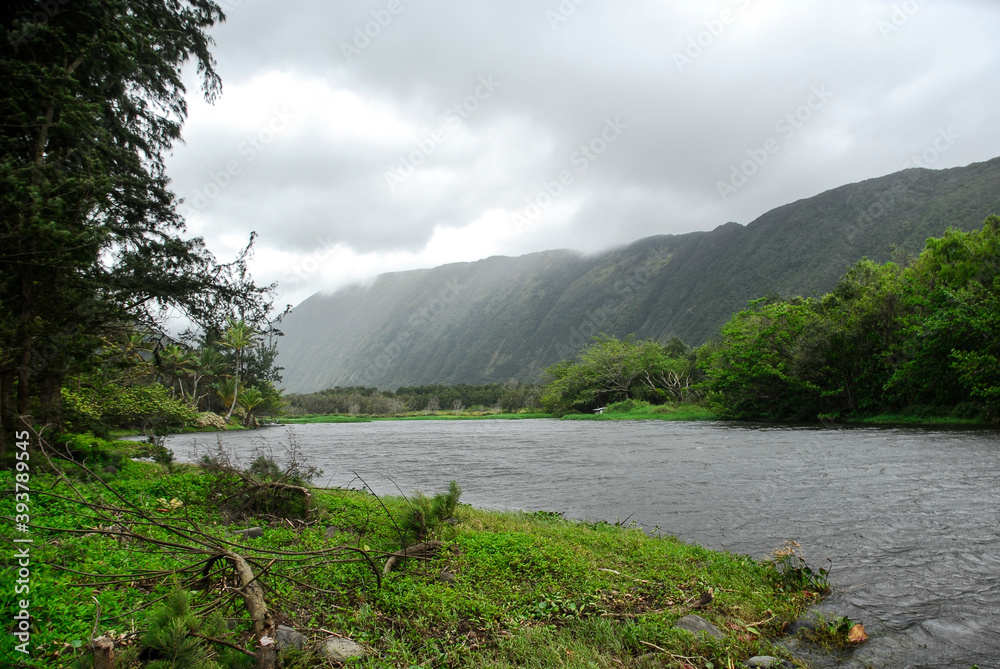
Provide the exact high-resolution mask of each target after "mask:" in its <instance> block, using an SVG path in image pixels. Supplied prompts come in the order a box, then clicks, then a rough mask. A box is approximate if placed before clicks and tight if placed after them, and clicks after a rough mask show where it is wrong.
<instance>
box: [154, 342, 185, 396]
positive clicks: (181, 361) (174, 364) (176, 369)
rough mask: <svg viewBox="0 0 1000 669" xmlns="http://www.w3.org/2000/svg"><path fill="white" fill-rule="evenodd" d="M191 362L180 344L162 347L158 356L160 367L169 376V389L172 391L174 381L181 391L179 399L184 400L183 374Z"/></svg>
mask: <svg viewBox="0 0 1000 669" xmlns="http://www.w3.org/2000/svg"><path fill="white" fill-rule="evenodd" d="M190 362H191V353H190V352H189V351H187V350H185V349H184V347H183V346H181V345H180V344H170V345H168V346H165V347H163V352H162V353H161V354H160V364H161V366H162V367H163V368H164V369H165V370H166V371H167V372H168V373H169V374H170V375H171V376H173V379H171V381H170V384H169V385H170V388H171V389H173V385H174V381H177V387H178V388H179V389H180V391H181V399H182V400H183V399H186V397H185V395H184V381H183V379H184V374H185V373H186V372H187V367H188V364H189V363H190Z"/></svg>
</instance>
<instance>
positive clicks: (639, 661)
mask: <svg viewBox="0 0 1000 669" xmlns="http://www.w3.org/2000/svg"><path fill="white" fill-rule="evenodd" d="M632 666H633V667H636V669H659V667H662V666H664V662H663V655H662V653H646V654H645V655H640V656H639V657H637V658H635V659H634V660H632Z"/></svg>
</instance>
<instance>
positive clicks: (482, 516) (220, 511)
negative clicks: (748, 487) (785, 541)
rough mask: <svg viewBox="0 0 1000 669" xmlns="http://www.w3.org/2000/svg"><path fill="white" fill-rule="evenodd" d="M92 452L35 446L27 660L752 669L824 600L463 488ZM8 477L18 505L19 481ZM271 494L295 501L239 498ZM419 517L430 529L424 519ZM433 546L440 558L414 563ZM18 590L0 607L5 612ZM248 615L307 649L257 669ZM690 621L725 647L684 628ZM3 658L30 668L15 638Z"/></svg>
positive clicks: (255, 635)
mask: <svg viewBox="0 0 1000 669" xmlns="http://www.w3.org/2000/svg"><path fill="white" fill-rule="evenodd" d="M87 442H88V439H87V438H86V437H80V436H77V437H75V438H74V439H73V440H72V444H73V446H72V448H70V449H66V450H63V451H62V457H61V458H60V457H59V456H58V455H57V453H56V452H55V451H56V450H57V449H56V448H53V449H52V450H51V451H47V452H39V453H37V454H33V457H34V456H35V455H37V458H36V460H34V461H33V462H34V466H35V469H34V471H33V474H32V481H33V490H38V491H44V492H41V493H39V494H38V495H37V496H35V497H33V498H32V499H34V500H35V502H34V506H35V512H34V516H33V518H32V526H31V534H32V538H33V539H34V548H33V550H34V553H33V560H34V562H33V567H32V569H33V572H32V591H31V598H32V616H33V617H32V641H31V644H32V645H31V658H32V659H31V663H29V664H28V666H34V667H91V666H101V665H99V664H94V661H95V660H94V657H93V656H92V651H91V646H92V642H93V641H94V640H95V639H98V638H103V640H104V641H111V642H113V643H114V645H115V646H116V649H115V652H116V654H117V657H116V664H115V665H114V666H117V667H140V666H156V667H188V666H192V667H193V666H203V667H223V666H227V667H228V666H283V667H314V666H337V664H336V663H332V662H331V661H330V660H322V659H319V658H318V657H317V656H316V655H315V651H314V649H315V647H316V644H318V643H319V642H321V641H323V640H325V639H328V638H331V637H335V636H340V637H349V638H350V639H353V640H354V641H355V642H357V643H358V644H360V646H361V647H362V648H364V650H365V651H366V655H365V656H364V657H362V658H359V659H356V660H353V661H352V662H351V664H350V666H361V667H396V666H400V667H402V666H416V665H420V666H439V667H525V666H535V667H548V666H560V667H585V666H586V667H593V666H598V667H603V666H608V667H611V666H622V665H626V666H629V665H630V663H631V662H633V661H634V660H635V659H636V658H639V657H642V656H647V655H648V656H649V658H647V661H653V660H654V659H655V662H656V663H657V664H655V665H654V666H673V667H685V666H688V667H691V666H694V667H710V666H711V667H726V666H738V665H739V663H740V662H742V661H744V660H746V659H747V658H749V657H752V656H754V655H762V654H763V655H774V656H779V657H788V655H787V653H786V652H785V651H783V650H782V649H781V648H780V647H776V646H775V645H773V643H772V641H773V640H774V639H775V638H776V637H778V636H779V635H780V634H781V632H782V630H783V628H784V627H785V625H786V624H788V623H789V622H790V621H793V620H795V619H796V618H797V617H798V616H799V615H800V614H801V612H802V611H803V609H804V607H805V606H806V605H808V604H809V603H811V602H814V601H816V600H817V599H818V598H819V596H820V595H821V591H822V589H823V588H824V587H825V583H824V582H822V581H821V580H820V579H816V578H812V577H811V575H812V572H809V571H808V569H807V568H806V567H805V565H804V564H802V565H792V566H791V568H792V569H793V570H797V571H794V573H792V574H791V575H790V574H789V571H788V570H789V568H790V567H789V565H788V564H785V565H783V566H782V565H777V564H775V563H773V562H768V561H757V560H754V559H751V558H750V557H747V556H740V555H731V554H727V553H717V552H713V551H709V550H707V549H704V548H701V547H698V546H691V545H687V544H684V543H682V542H680V541H677V540H676V539H673V538H670V537H663V536H650V535H649V534H647V533H645V532H643V531H642V530H641V529H640V528H638V527H634V526H633V527H626V526H621V525H614V524H608V523H604V522H596V523H588V522H576V521H570V520H566V519H564V518H562V517H561V516H560V515H559V514H555V513H546V512H538V513H524V512H520V513H513V512H510V513H503V512H494V511H481V510H476V509H473V508H471V507H469V506H467V505H462V504H461V503H459V495H460V493H461V491H460V489H459V487H458V485H457V484H454V483H453V484H452V485H451V486H450V487H449V486H448V484H447V483H446V482H442V486H441V488H442V490H441V491H440V492H437V493H436V494H435V495H434V496H433V497H426V496H421V495H418V494H409V495H407V496H406V497H403V496H397V497H392V498H379V497H376V496H374V495H372V494H371V493H370V492H368V491H367V489H366V486H365V484H364V483H363V482H362V481H360V480H359V481H358V483H357V486H356V487H357V488H358V489H317V488H313V487H310V486H309V485H308V475H309V473H310V470H309V468H308V466H306V465H305V464H304V463H302V462H301V460H300V459H298V458H297V457H296V455H295V453H294V452H292V453H285V455H284V456H274V455H273V454H271V455H270V456H269V457H263V456H261V454H255V455H254V456H253V457H247V458H246V460H247V461H246V462H241V461H240V458H238V457H235V456H233V455H232V454H229V457H228V459H227V458H223V457H217V458H216V459H215V460H214V461H212V460H211V458H210V462H209V463H208V466H195V465H186V464H175V463H172V462H169V459H166V458H162V457H161V458H160V460H161V462H152V461H134V460H132V459H130V458H127V457H124V458H123V457H121V455H122V453H123V452H125V449H127V448H130V447H134V445H133V446H129V445H128V444H123V443H121V442H119V443H108V442H100V441H98V440H94V441H92V442H91V443H87ZM141 447H142V448H146V449H147V453H148V445H147V446H141ZM106 451H110V452H113V455H97V454H98V453H105V452H106ZM74 454H76V455H80V454H83V456H84V457H83V458H81V460H82V461H84V463H82V464H81V463H76V462H74V461H71V460H70V459H69V458H71V457H72V456H73V455H74ZM262 457H263V459H262ZM111 461H113V462H115V463H117V464H116V465H102V463H103V462H111ZM164 461H165V462H164ZM43 462H44V463H45V464H44V466H42V463H43ZM49 462H51V465H50V464H49ZM104 468H107V470H106V471H102V470H103V469H104ZM2 476H3V484H4V489H5V490H6V491H8V493H9V492H10V491H12V490H13V482H12V476H13V474H12V473H11V472H4V473H3V475H2ZM269 483H272V484H273V483H277V484H278V485H279V487H278V488H275V489H274V490H273V491H275V492H293V491H295V490H298V492H297V493H295V494H290V495H288V496H286V497H282V496H281V495H276V496H272V497H266V496H265V497H264V498H263V501H261V499H260V498H256V497H250V498H248V497H247V495H246V494H240V491H241V490H242V491H243V492H244V493H245V492H246V491H248V490H249V491H251V492H255V494H258V495H259V493H260V492H261V490H263V489H266V486H267V485H268V484H269ZM241 486H242V488H241ZM281 486H284V487H281ZM302 489H307V490H308V497H304V496H303V493H302V492H301V490H302ZM33 495H35V493H33ZM254 499H256V500H258V502H259V503H257V504H253V503H248V500H250V502H252V501H253V500H254ZM435 499H437V500H438V502H437V503H434V500H435ZM304 500H308V502H307V503H303V502H304ZM414 502H416V505H415V504H414ZM422 502H424V503H425V504H424V503H422ZM425 507H426V509H433V516H434V519H433V522H428V521H427V520H426V518H425V519H423V520H419V519H418V520H416V521H415V520H414V516H415V515H417V516H419V515H420V514H419V513H416V514H415V511H417V512H419V511H420V509H424V508H425ZM408 528H409V529H408ZM418 539H419V540H420V541H422V542H424V545H430V546H431V549H430V550H429V551H426V552H421V553H419V554H418V555H417V556H416V557H409V558H406V559H401V554H402V551H401V549H403V548H404V547H407V546H408V545H409V544H411V543H412V542H413V541H415V540H418ZM390 562H391V563H392V564H390ZM11 570H16V563H14V562H11V561H10V558H7V562H6V563H5V564H4V571H5V572H7V573H6V575H5V577H6V576H9V575H10V572H11ZM248 574H249V576H248ZM251 590H254V591H255V597H257V598H258V600H259V601H258V603H257V604H254V603H253V602H254V601H255V600H254V598H253V597H250V596H249V594H251V593H250V591H251ZM706 592H710V593H712V596H711V597H710V601H709V602H708V603H707V604H704V603H703V600H704V595H705V593H706ZM12 597H13V595H12V591H11V590H5V591H3V592H2V594H0V599H3V603H4V606H5V607H6V608H7V610H13V609H14V602H13V601H11V599H12ZM699 598H701V600H700V599H699ZM255 606H257V607H263V610H264V611H265V612H266V613H265V615H266V616H268V618H269V621H270V622H269V623H268V624H273V625H279V624H281V625H287V626H288V627H291V628H294V629H296V630H298V631H299V632H300V633H302V634H303V635H305V638H306V644H305V645H304V648H303V649H302V650H297V649H294V648H290V649H287V650H283V651H282V652H281V654H280V655H278V656H277V657H275V658H274V660H273V661H274V664H271V665H262V664H260V662H261V661H262V659H261V652H260V651H261V644H260V643H259V640H260V639H261V638H262V634H261V629H260V621H259V620H257V618H258V617H259V615H260V614H261V610H255ZM690 613H697V614H698V615H700V616H702V617H703V618H705V619H707V620H709V621H710V622H712V623H713V624H715V625H716V626H717V627H718V628H719V629H720V630H722V632H723V637H722V638H720V639H715V638H712V637H709V636H706V635H703V634H701V635H695V634H691V633H690V632H687V631H683V630H681V629H678V628H675V627H674V626H673V623H674V622H675V621H676V620H677V619H679V618H681V617H682V616H684V615H687V614H690ZM2 654H3V657H2V662H4V663H10V662H12V661H14V660H21V659H23V657H21V656H19V655H17V654H15V653H14V651H12V648H11V644H6V645H5V646H4V648H3V650H2ZM172 658H173V659H172ZM185 658H186V659H185ZM109 666H110V665H109Z"/></svg>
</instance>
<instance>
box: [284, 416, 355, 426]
mask: <svg viewBox="0 0 1000 669" xmlns="http://www.w3.org/2000/svg"><path fill="white" fill-rule="evenodd" d="M371 421H372V418H371V417H370V416H348V415H344V414H327V415H318V414H309V415H306V416H282V417H281V418H278V419H277V420H276V422H278V423H281V424H282V425H285V424H290V425H302V424H307V423H370V422H371Z"/></svg>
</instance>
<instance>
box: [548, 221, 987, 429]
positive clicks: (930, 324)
mask: <svg viewBox="0 0 1000 669" xmlns="http://www.w3.org/2000/svg"><path fill="white" fill-rule="evenodd" d="M546 374H547V376H548V379H549V381H548V383H547V385H546V386H545V392H544V394H543V398H542V402H543V405H544V406H545V408H546V410H548V411H551V412H553V413H556V414H566V413H571V412H590V411H592V410H594V409H595V408H598V407H601V406H604V405H607V404H610V403H617V404H611V406H608V407H607V411H609V412H612V413H614V412H618V413H621V412H626V411H631V412H634V413H646V414H649V413H652V412H653V410H652V409H651V408H650V405H651V404H652V405H668V406H670V405H672V406H676V405H679V404H684V403H691V402H696V403H703V404H704V405H705V406H707V407H708V408H709V409H710V410H712V411H713V412H715V413H716V414H717V415H718V416H719V417H722V418H730V419H743V420H779V421H789V420H807V421H812V420H823V419H842V418H850V419H863V418H866V417H873V416H879V415H881V416H883V418H885V417H886V415H889V416H897V417H901V418H911V419H930V418H942V417H950V418H955V419H968V420H973V421H991V422H996V421H997V420H998V419H1000V217H996V216H992V217H990V218H988V219H987V220H986V222H985V224H984V226H983V228H982V230H979V231H976V232H961V231H959V230H949V231H948V232H946V233H945V235H944V236H942V237H941V238H931V239H928V240H927V244H926V247H925V249H924V251H923V252H922V253H921V254H920V256H919V257H917V258H909V257H903V258H901V259H900V260H899V261H898V262H887V263H884V264H878V263H875V262H872V261H870V260H862V261H860V262H858V263H857V264H856V265H855V266H854V267H852V268H851V269H850V271H848V272H847V273H846V274H845V275H844V276H843V277H842V278H841V280H840V282H839V283H838V284H837V286H836V288H835V289H834V290H833V291H832V292H830V293H828V294H826V295H823V296H822V297H817V298H801V297H794V298H781V297H777V296H771V297H765V298H761V299H758V300H754V301H752V302H751V303H750V305H749V308H747V309H745V310H743V311H741V312H739V313H737V314H735V315H734V316H733V317H732V318H731V319H730V320H729V322H728V323H726V324H725V325H724V326H723V327H722V330H721V332H720V334H719V336H718V337H716V338H715V339H713V340H711V341H710V342H708V343H706V344H704V345H703V346H701V347H700V348H698V349H697V350H694V351H692V350H690V349H688V348H687V347H686V346H685V345H684V344H683V342H680V341H679V340H677V339H672V340H670V341H669V342H668V343H667V344H666V345H662V344H659V343H657V342H655V341H636V340H634V339H633V338H626V339H624V340H618V339H616V338H614V337H610V336H607V335H602V336H599V337H596V338H595V340H594V341H593V342H592V343H591V344H589V345H588V346H587V347H586V348H584V350H583V351H582V352H581V353H580V354H579V355H578V356H576V357H575V358H574V359H571V360H566V361H563V362H561V363H558V364H556V365H553V366H551V367H549V368H548V369H547V370H546Z"/></svg>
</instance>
